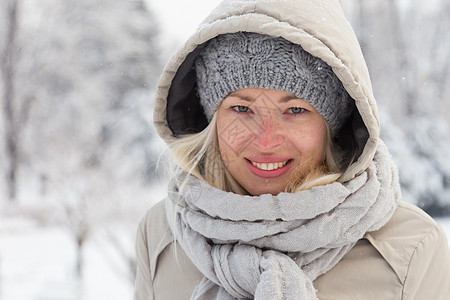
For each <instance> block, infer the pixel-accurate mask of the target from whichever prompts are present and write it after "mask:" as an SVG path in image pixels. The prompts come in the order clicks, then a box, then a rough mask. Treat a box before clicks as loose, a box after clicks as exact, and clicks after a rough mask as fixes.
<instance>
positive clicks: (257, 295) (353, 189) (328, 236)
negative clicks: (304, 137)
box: [166, 142, 400, 300]
mask: <svg viewBox="0 0 450 300" xmlns="http://www.w3.org/2000/svg"><path fill="white" fill-rule="evenodd" d="M183 176H185V175H183ZM183 176H180V177H183ZM183 179H184V178H178V180H183ZM177 182H178V181H177V180H175V179H174V180H172V182H171V184H170V185H169V198H168V200H167V201H166V212H167V218H168V220H169V224H170V226H171V227H172V228H171V229H172V231H173V233H174V236H175V237H176V239H177V241H178V243H179V244H180V245H181V247H182V248H183V250H184V251H185V252H186V254H187V255H188V256H189V258H190V259H191V260H192V262H193V263H194V264H195V266H196V267H197V268H198V269H199V270H200V272H202V273H203V275H204V276H205V277H204V279H203V280H202V281H201V282H200V283H199V284H198V285H197V287H196V289H195V291H194V293H193V295H192V298H191V299H257V300H261V299H264V300H265V299H267V300H269V299H292V300H293V299H306V300H310V299H316V293H315V289H314V286H313V283H312V282H313V281H314V280H315V279H316V278H317V277H318V276H320V275H321V274H324V273H325V272H327V271H328V270H330V269H331V268H332V267H333V266H335V265H336V264H337V263H338V262H339V260H340V259H341V258H342V257H343V256H344V255H345V254H346V253H347V252H348V251H350V249H351V248H352V247H353V246H354V244H355V243H356V242H357V241H358V240H359V239H361V238H362V237H363V236H364V234H365V233H366V232H368V231H374V230H377V229H379V228H381V227H382V226H383V225H384V224H386V223H387V221H388V220H389V219H390V218H391V216H392V215H393V213H394V211H395V209H396V207H397V204H398V201H399V199H400V187H399V182H398V175H397V169H396V167H395V166H394V164H393V163H392V161H391V158H390V155H389V153H388V151H387V149H386V148H385V146H384V144H382V143H381V142H380V144H379V147H378V150H377V153H376V155H375V158H374V160H373V162H372V164H371V165H370V166H369V168H368V169H367V170H366V171H365V172H364V173H362V174H361V175H359V176H357V177H356V178H354V179H353V180H351V181H349V182H346V183H338V182H335V183H333V184H329V185H325V186H320V187H315V188H312V189H311V190H306V191H301V192H297V193H280V194H279V195H277V196H272V195H268V194H266V195H261V196H242V195H237V194H234V193H227V192H224V191H221V190H218V189H215V188H213V187H211V186H210V185H208V184H207V183H205V182H203V181H200V180H198V179H196V178H194V177H192V176H191V177H189V179H188V183H187V184H186V187H185V189H184V190H183V191H182V192H181V193H180V192H179V190H178V183H177Z"/></svg>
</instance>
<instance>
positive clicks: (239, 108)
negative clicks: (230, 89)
mask: <svg viewBox="0 0 450 300" xmlns="http://www.w3.org/2000/svg"><path fill="white" fill-rule="evenodd" d="M231 109H233V110H235V111H237V112H240V113H246V112H249V111H250V108H248V107H247V106H242V105H236V106H232V107H231Z"/></svg>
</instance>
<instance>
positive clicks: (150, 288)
mask: <svg viewBox="0 0 450 300" xmlns="http://www.w3.org/2000/svg"><path fill="white" fill-rule="evenodd" d="M239 31H246V32H256V33H260V34H266V35H272V36H280V37H283V38H284V39H286V40H289V41H291V42H293V43H296V44H299V45H300V46H301V47H302V48H303V49H304V50H305V51H307V52H309V53H311V54H312V55H314V56H316V57H319V58H321V59H322V60H323V61H325V62H326V63H327V64H329V65H330V66H331V67H332V69H333V71H334V72H335V74H336V75H337V77H338V78H339V79H340V80H341V81H342V84H343V86H344V87H345V89H346V90H347V92H348V93H349V94H350V96H351V97H352V98H353V99H354V100H355V104H356V108H357V110H356V111H355V113H354V114H353V116H352V118H351V122H349V124H348V128H347V129H348V131H349V132H350V133H351V134H350V135H349V136H348V137H347V138H345V139H344V140H343V145H342V146H344V147H346V148H348V147H351V148H352V149H353V151H354V152H355V153H357V159H356V160H355V162H354V163H352V164H351V165H350V167H349V168H348V170H347V171H346V173H345V175H344V176H343V178H342V179H341V181H348V180H351V179H352V178H354V177H355V176H356V175H358V174H360V173H361V172H363V171H364V170H365V169H366V168H367V167H368V165H369V164H370V162H371V161H372V160H373V157H374V154H375V151H376V148H377V143H378V135H379V128H380V127H379V119H378V112H377V108H376V103H375V99H374V97H373V93H372V87H371V83H370V78H369V74H368V70H367V67H366V64H365V61H364V58H363V55H362V53H361V50H360V46H359V44H358V41H357V39H356V37H355V34H354V32H353V30H352V28H351V26H350V25H349V23H348V22H347V20H346V19H345V17H344V14H343V12H342V9H341V7H340V5H339V2H338V1H337V0H314V1H313V0H262V1H261V0H260V1H252V0H247V1H246V0H229V1H224V2H223V3H222V4H220V5H219V6H218V7H217V8H216V9H215V10H214V11H213V12H212V13H211V14H210V16H209V17H208V18H207V19H206V20H205V21H204V22H203V23H202V24H201V25H200V26H199V28H198V30H197V31H196V32H195V34H194V35H193V36H192V37H191V38H190V39H189V40H188V41H187V42H186V43H185V44H184V46H183V47H182V48H181V49H180V50H179V51H178V52H177V53H176V55H175V56H174V57H173V58H172V59H171V60H170V61H169V63H168V64H167V66H166V68H165V69H164V71H163V74H162V76H161V79H160V82H159V84H158V88H157V95H156V103H155V112H154V123H155V126H156V128H157V131H158V133H159V135H160V136H161V137H162V138H163V139H164V140H165V141H166V142H171V141H172V140H174V139H176V138H177V137H178V136H179V135H181V134H185V133H190V132H198V131H200V130H202V129H203V128H205V127H206V125H207V121H206V118H205V116H204V115H203V112H202V108H201V106H200V104H199V100H198V97H197V94H196V91H195V79H196V76H195V73H194V72H195V71H193V68H192V66H193V64H194V61H195V57H196V56H197V54H198V52H199V51H200V50H201V49H202V47H203V46H204V45H205V43H207V42H208V40H210V39H211V38H213V37H215V36H217V35H219V34H224V33H231V32H239ZM136 253H137V274H136V276H137V279H136V286H135V295H134V299H135V300H144V299H170V300H172V299H189V298H190V296H191V294H192V292H193V290H194V288H195V286H196V285H197V283H198V282H199V281H200V280H201V279H202V278H203V275H202V274H201V273H200V272H199V271H198V270H197V269H196V267H195V266H194V265H193V264H192V263H191V262H190V260H189V258H187V256H186V255H185V254H184V252H183V250H182V249H181V248H180V247H179V245H177V243H176V242H174V237H173V235H172V233H171V230H170V228H169V224H168V223H167V220H166V217H165V210H164V204H163V203H162V202H161V203H159V204H157V205H155V206H154V207H153V208H152V209H150V210H149V212H148V213H147V214H146V216H145V217H144V219H143V221H142V222H141V224H140V226H139V229H138V234H137V241H136ZM314 286H315V288H316V289H317V296H318V298H319V299H323V300H328V299H344V300H345V299H369V300H370V299H386V300H388V299H424V300H425V299H427V300H428V299H433V300H446V299H450V251H449V248H448V242H447V240H446V237H445V234H444V233H443V231H442V229H441V228H440V227H439V226H438V225H437V224H436V223H435V222H434V221H433V220H432V219H431V218H430V217H429V216H427V215H426V214H425V213H424V212H422V211H421V210H420V209H418V208H416V207H414V206H412V205H409V204H406V203H401V204H400V205H399V207H398V209H397V210H396V212H395V214H394V216H393V217H392V219H391V220H390V221H389V222H388V223H387V224H386V225H385V226H384V227H383V228H382V229H380V230H378V231H376V232H370V233H367V234H366V235H365V237H364V238H363V239H361V240H360V241H359V242H358V243H357V244H356V246H355V247H354V248H353V249H352V250H351V251H350V252H349V253H347V254H346V255H345V256H344V258H343V259H342V260H341V261H340V262H339V263H338V264H337V265H336V266H335V267H334V268H332V269H331V270H330V271H329V272H327V273H326V274H324V275H322V276H320V277H319V278H317V279H316V280H315V281H314Z"/></svg>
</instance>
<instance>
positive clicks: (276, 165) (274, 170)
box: [247, 159, 292, 178]
mask: <svg viewBox="0 0 450 300" xmlns="http://www.w3.org/2000/svg"><path fill="white" fill-rule="evenodd" d="M265 160H266V161H262V159H259V161H258V162H257V161H252V160H250V159H247V166H248V168H249V169H250V172H252V173H253V175H256V176H258V177H261V178H275V177H279V176H282V175H284V174H285V173H286V172H287V171H288V170H289V169H290V167H291V162H292V159H287V160H286V159H277V160H275V159H265Z"/></svg>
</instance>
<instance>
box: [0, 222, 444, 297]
mask: <svg viewBox="0 0 450 300" xmlns="http://www.w3.org/2000/svg"><path fill="white" fill-rule="evenodd" d="M437 221H438V222H439V223H440V224H441V226H442V227H443V228H444V230H445V231H446V233H447V236H448V237H450V218H444V219H438V220H437ZM449 245H450V243H449ZM107 252H108V249H106V248H105V245H104V243H102V242H101V238H99V237H97V238H96V239H93V241H90V242H88V243H87V245H86V247H85V251H84V254H85V266H86V269H85V272H84V280H83V281H82V282H81V283H77V280H75V278H76V277H75V276H74V274H75V271H74V270H75V245H74V243H73V241H72V240H71V239H70V236H69V234H68V233H67V232H65V231H64V230H63V229H59V228H52V227H49V228H37V227H36V226H35V225H34V224H33V223H31V222H29V221H27V220H0V299H2V300H93V299H108V300H115V299H117V300H119V299H120V300H122V299H132V294H133V286H132V284H131V283H130V282H129V280H128V279H127V278H125V276H124V275H123V274H120V272H117V268H114V267H113V265H116V267H117V265H120V264H121V262H120V261H119V258H118V257H114V255H111V253H109V254H107ZM114 259H115V260H116V261H115V262H113V260H114ZM112 262H113V263H112Z"/></svg>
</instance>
